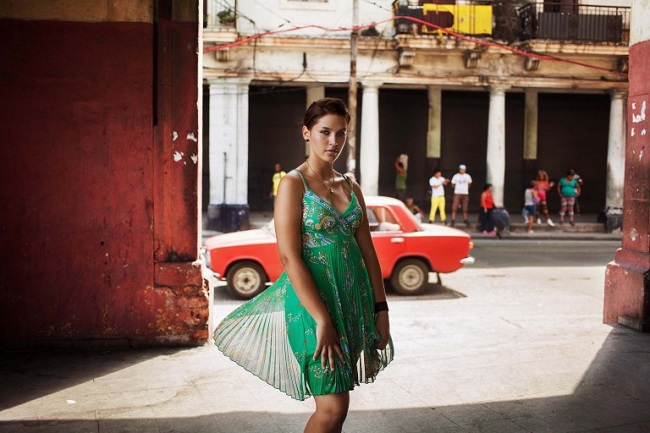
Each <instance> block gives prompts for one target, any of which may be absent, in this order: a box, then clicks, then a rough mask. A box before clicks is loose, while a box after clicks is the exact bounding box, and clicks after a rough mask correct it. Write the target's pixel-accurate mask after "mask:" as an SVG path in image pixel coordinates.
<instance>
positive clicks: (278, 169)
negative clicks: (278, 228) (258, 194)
mask: <svg viewBox="0 0 650 433" xmlns="http://www.w3.org/2000/svg"><path fill="white" fill-rule="evenodd" d="M285 174H287V173H285V172H284V171H282V166H281V165H280V164H279V163H277V164H275V173H273V177H272V178H271V182H272V186H271V194H269V197H270V198H271V207H273V208H275V197H277V195H278V186H279V185H280V179H282V178H283V177H284V175H285Z"/></svg>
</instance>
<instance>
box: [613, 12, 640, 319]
mask: <svg viewBox="0 0 650 433" xmlns="http://www.w3.org/2000/svg"><path fill="white" fill-rule="evenodd" d="M648 20H650V3H648V2H647V0H633V1H632V13H631V18H630V22H631V29H630V74H629V77H628V78H629V83H630V84H629V90H628V91H629V97H628V110H627V116H629V117H628V121H627V135H626V139H627V143H626V146H625V147H626V148H625V185H624V189H623V209H624V213H623V229H622V231H623V239H622V243H621V248H619V249H618V251H616V255H615V256H614V261H613V262H611V263H610V264H608V265H607V271H606V272H607V273H606V275H605V302H604V312H603V321H604V322H605V323H620V324H622V325H625V326H628V327H631V328H633V329H636V330H639V331H643V332H650V200H648V191H649V190H650V152H648V149H650V71H648V69H647V68H644V67H643V65H647V64H648V62H650V27H648V25H647V23H648ZM616 104H618V102H616ZM610 143H611V142H610Z"/></svg>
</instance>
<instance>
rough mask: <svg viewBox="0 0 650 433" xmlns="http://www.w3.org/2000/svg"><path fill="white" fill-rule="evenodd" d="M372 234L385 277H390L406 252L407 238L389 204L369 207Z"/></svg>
mask: <svg viewBox="0 0 650 433" xmlns="http://www.w3.org/2000/svg"><path fill="white" fill-rule="evenodd" d="M367 213H368V223H369V224H370V234H371V235H372V241H373V244H374V245H375V250H376V251H377V257H378V258H379V264H380V265H381V270H382V274H383V277H384V278H388V277H389V276H390V274H391V272H392V270H393V267H394V266H395V263H396V262H397V260H398V259H399V258H400V257H401V256H402V255H403V254H404V251H405V249H406V238H405V236H404V232H403V230H402V226H401V224H400V221H399V219H398V218H397V217H396V216H395V214H394V213H393V212H392V210H391V209H390V207H388V206H369V207H368V208H367Z"/></svg>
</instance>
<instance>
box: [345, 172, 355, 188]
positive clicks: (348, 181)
mask: <svg viewBox="0 0 650 433" xmlns="http://www.w3.org/2000/svg"><path fill="white" fill-rule="evenodd" d="M343 179H345V182H346V183H347V184H348V186H349V187H350V190H351V191H353V190H354V189H353V188H352V181H351V180H350V178H349V177H347V176H346V175H343Z"/></svg>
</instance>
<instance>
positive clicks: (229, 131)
mask: <svg viewBox="0 0 650 433" xmlns="http://www.w3.org/2000/svg"><path fill="white" fill-rule="evenodd" d="M209 83H210V152H209V158H210V161H209V162H210V204H209V205H208V228H209V229H211V230H217V231H222V232H231V231H236V230H246V229H248V228H249V212H248V85H249V83H250V80H248V79H213V80H210V81H209Z"/></svg>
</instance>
